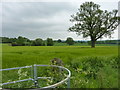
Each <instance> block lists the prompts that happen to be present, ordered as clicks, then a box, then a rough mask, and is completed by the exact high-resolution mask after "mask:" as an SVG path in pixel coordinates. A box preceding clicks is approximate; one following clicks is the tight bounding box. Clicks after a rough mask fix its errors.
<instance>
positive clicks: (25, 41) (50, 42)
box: [0, 36, 74, 46]
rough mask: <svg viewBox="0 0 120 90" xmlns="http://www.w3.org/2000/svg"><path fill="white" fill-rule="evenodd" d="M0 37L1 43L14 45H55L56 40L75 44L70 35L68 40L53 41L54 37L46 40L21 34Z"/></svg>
mask: <svg viewBox="0 0 120 90" xmlns="http://www.w3.org/2000/svg"><path fill="white" fill-rule="evenodd" d="M0 39H1V43H11V45H12V46H53V45H54V42H58V43H67V44H68V45H73V44H74V40H73V39H72V38H71V37H68V38H67V39H66V41H62V40H61V39H58V40H54V41H53V39H52V38H47V39H46V40H43V39H41V38H37V39H35V40H30V39H28V38H26V37H22V36H19V37H18V38H8V37H0Z"/></svg>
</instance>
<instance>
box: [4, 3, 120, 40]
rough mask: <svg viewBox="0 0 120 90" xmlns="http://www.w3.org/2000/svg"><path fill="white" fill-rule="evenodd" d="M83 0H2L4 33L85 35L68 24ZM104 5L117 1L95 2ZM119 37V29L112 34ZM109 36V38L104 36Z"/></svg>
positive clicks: (110, 6) (109, 6) (111, 5)
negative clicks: (72, 29)
mask: <svg viewBox="0 0 120 90" xmlns="http://www.w3.org/2000/svg"><path fill="white" fill-rule="evenodd" d="M82 3H83V2H4V3H2V36H6V37H18V36H24V37H27V38H29V39H36V38H42V39H46V38H48V37H50V38H53V39H56V40H57V39H62V40H65V39H66V38H67V37H72V38H73V39H74V40H88V39H89V38H87V39H83V38H82V36H77V35H76V34H75V33H73V32H68V31H67V30H68V28H69V27H70V26H72V25H73V24H72V23H71V22H70V21H69V19H70V18H71V17H70V15H72V14H75V13H76V12H77V10H78V8H79V5H80V4H82ZM96 3H97V4H100V5H101V9H104V10H105V9H106V10H109V11H111V10H113V9H118V2H96ZM112 36H113V37H114V38H112V39H117V38H118V30H117V29H116V30H115V33H114V34H113V35H112ZM103 39H108V38H103Z"/></svg>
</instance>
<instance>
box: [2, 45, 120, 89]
mask: <svg viewBox="0 0 120 90" xmlns="http://www.w3.org/2000/svg"><path fill="white" fill-rule="evenodd" d="M55 57H57V58H60V59H61V60H62V61H63V62H64V67H66V68H68V69H69V70H70V71H71V73H72V75H71V88H118V60H119V57H118V46H105V45H104V46H101V45H100V46H99V45H97V46H96V48H90V46H88V45H83V46H77V45H75V46H64V45H63V46H58V45H56V46H10V45H7V44H3V45H2V68H13V67H21V66H28V65H33V64H43V65H44V64H47V65H49V64H51V63H50V60H51V59H53V58H55ZM11 74H13V75H12V76H11V77H10V76H9V75H8V74H7V75H6V74H4V73H3V77H6V78H3V82H6V81H8V80H10V79H12V78H16V77H15V76H14V74H15V73H11ZM16 80H17V78H16ZM6 87H7V86H5V87H4V88H6ZM10 87H11V88H12V86H10ZM14 87H15V86H14ZM16 87H17V86H16ZM16 87H15V88H16ZM22 87H23V88H30V87H29V85H28V87H27V86H22ZM61 87H64V86H61Z"/></svg>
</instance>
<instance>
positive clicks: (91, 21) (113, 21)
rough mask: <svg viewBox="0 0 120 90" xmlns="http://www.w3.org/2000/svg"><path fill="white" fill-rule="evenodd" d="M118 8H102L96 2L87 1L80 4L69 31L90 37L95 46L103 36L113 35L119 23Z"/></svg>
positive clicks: (92, 44)
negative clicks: (110, 9)
mask: <svg viewBox="0 0 120 90" xmlns="http://www.w3.org/2000/svg"><path fill="white" fill-rule="evenodd" d="M117 13H118V10H113V11H110V12H109V11H107V10H104V11H103V10H101V9H100V5H98V4H95V3H94V2H85V3H83V4H82V5H80V8H79V9H78V12H77V13H76V14H74V15H71V17H72V18H71V19H70V21H71V22H74V25H73V26H72V27H70V28H69V30H68V31H71V32H76V34H77V35H81V34H82V35H83V37H84V38H86V37H90V39H91V47H95V42H96V41H97V40H98V39H99V38H102V37H104V36H105V37H107V36H109V37H111V34H112V33H113V31H114V30H115V29H116V28H117V26H118V25H119V23H118V21H120V17H118V16H117Z"/></svg>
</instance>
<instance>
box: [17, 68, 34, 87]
mask: <svg viewBox="0 0 120 90" xmlns="http://www.w3.org/2000/svg"><path fill="white" fill-rule="evenodd" d="M17 74H18V79H19V80H23V79H26V78H27V79H28V78H30V77H28V72H27V71H23V70H22V68H21V69H19V70H18V73H17ZM30 82H31V81H30V80H29V81H27V82H20V83H18V84H17V85H18V88H23V87H24V88H25V87H29V86H30V85H31V84H30ZM31 86H33V85H31Z"/></svg>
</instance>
